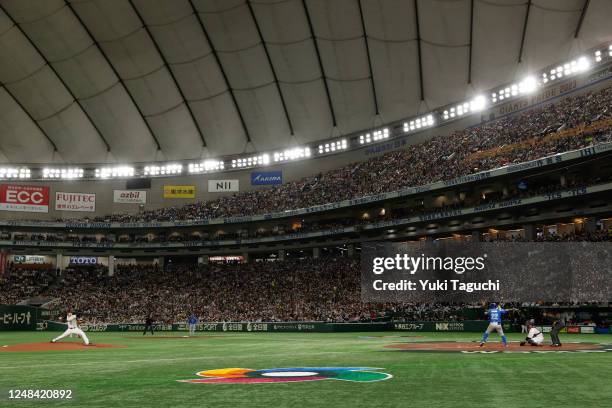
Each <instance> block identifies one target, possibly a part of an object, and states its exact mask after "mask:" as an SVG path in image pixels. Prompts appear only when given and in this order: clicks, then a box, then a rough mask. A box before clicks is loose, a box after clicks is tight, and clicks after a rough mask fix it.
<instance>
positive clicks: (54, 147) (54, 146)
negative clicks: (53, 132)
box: [0, 84, 58, 152]
mask: <svg viewBox="0 0 612 408" xmlns="http://www.w3.org/2000/svg"><path fill="white" fill-rule="evenodd" d="M0 86H2V88H4V90H5V91H6V93H7V94H9V96H10V97H11V98H13V100H14V101H15V103H16V104H17V105H18V106H19V107H20V108H21V110H22V111H24V112H25V114H26V115H28V118H30V120H31V121H32V122H34V124H35V125H36V127H37V128H38V130H40V133H42V134H43V136H44V137H46V138H47V140H48V141H49V143H51V146H53V151H54V152H57V151H58V150H57V145H56V144H55V142H54V141H53V140H52V139H51V138H50V137H49V135H48V134H47V133H46V132H45V131H44V130H43V128H42V127H40V123H38V121H37V120H36V119H34V117H33V116H32V115H31V114H30V112H28V110H27V109H26V108H25V107H24V106H23V105H22V104H21V102H19V99H17V98H16V97H15V95H13V93H12V92H11V90H10V89H8V87H7V86H6V85H4V84H0Z"/></svg>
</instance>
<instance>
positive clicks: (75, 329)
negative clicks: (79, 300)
mask: <svg viewBox="0 0 612 408" xmlns="http://www.w3.org/2000/svg"><path fill="white" fill-rule="evenodd" d="M66 324H67V325H68V328H67V329H66V331H65V332H63V333H62V334H60V335H59V336H57V337H56V338H54V339H53V340H51V343H55V342H56V341H59V340H61V339H63V338H64V337H67V336H69V335H71V334H76V335H77V336H79V337H80V338H81V340H83V343H84V344H85V345H86V346H89V344H90V343H89V339H88V338H87V335H86V334H85V332H84V331H83V330H81V329H79V324H78V322H77V317H76V315H74V314H72V312H71V311H68V315H67V316H66Z"/></svg>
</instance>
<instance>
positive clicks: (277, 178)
mask: <svg viewBox="0 0 612 408" xmlns="http://www.w3.org/2000/svg"><path fill="white" fill-rule="evenodd" d="M276 184H283V172H282V171H254V172H252V173H251V185H252V186H266V185H276Z"/></svg>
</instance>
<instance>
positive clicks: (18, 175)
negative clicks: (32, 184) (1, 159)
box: [0, 167, 32, 179]
mask: <svg viewBox="0 0 612 408" xmlns="http://www.w3.org/2000/svg"><path fill="white" fill-rule="evenodd" d="M31 176H32V171H31V170H30V169H29V168H28V167H0V178H2V179H29V178H30V177H31Z"/></svg>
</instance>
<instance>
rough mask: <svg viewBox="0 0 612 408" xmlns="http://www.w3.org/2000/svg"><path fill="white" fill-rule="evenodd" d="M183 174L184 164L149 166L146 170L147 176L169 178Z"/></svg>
mask: <svg viewBox="0 0 612 408" xmlns="http://www.w3.org/2000/svg"><path fill="white" fill-rule="evenodd" d="M182 172H183V165H182V164H164V165H162V166H157V165H149V166H145V168H144V175H145V176H169V175H175V174H181V173H182Z"/></svg>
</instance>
